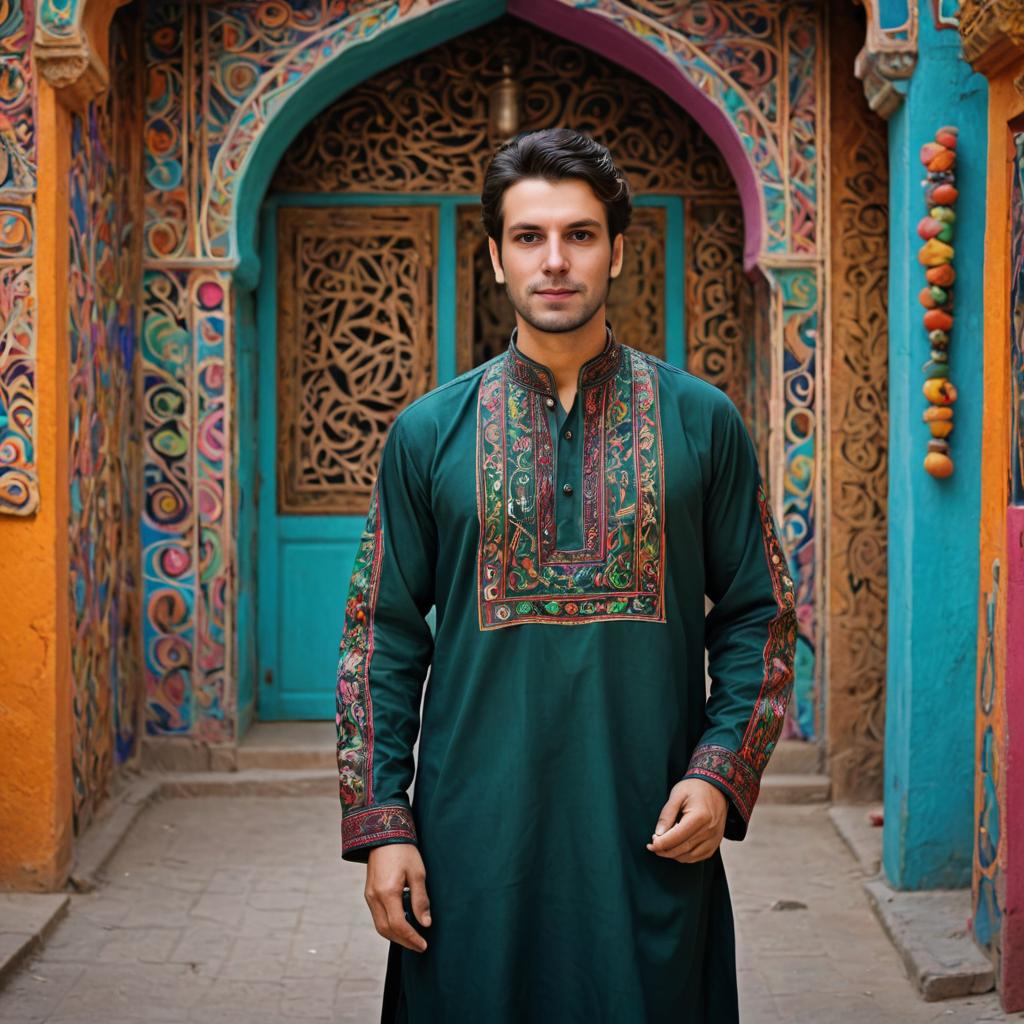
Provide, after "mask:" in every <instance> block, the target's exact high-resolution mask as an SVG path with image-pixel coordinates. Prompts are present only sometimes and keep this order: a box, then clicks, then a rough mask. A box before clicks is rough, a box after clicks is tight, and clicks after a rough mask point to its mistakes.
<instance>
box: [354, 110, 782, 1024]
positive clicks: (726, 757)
mask: <svg viewBox="0 0 1024 1024" xmlns="http://www.w3.org/2000/svg"><path fill="white" fill-rule="evenodd" d="M482 202H483V219H484V226H485V228H486V230H487V234H488V236H489V245H490V253H491V260H492V263H493V267H494V273H495V275H496V278H497V280H498V282H499V283H503V284H504V285H505V287H506V289H507V292H508V296H509V300H510V301H511V303H512V306H513V307H514V310H515V316H516V327H515V329H514V331H513V332H512V337H511V339H510V342H509V346H508V349H507V350H506V351H505V352H504V353H502V354H501V355H499V356H497V357H496V358H494V359H492V360H490V361H489V362H487V363H485V364H484V365H483V366H480V367H477V368H476V369H475V370H471V371H470V372H469V373H466V374H463V375H462V376H461V377H458V378H457V379H456V380H453V381H451V382H449V383H447V384H444V385H442V386H441V387H439V388H436V389H435V390H434V391H431V392H430V393H429V394H427V395H424V396H423V397H422V398H420V399H418V400H416V401H414V402H413V403H412V404H411V405H409V406H408V407H407V408H406V409H405V410H403V412H402V413H401V414H400V415H399V416H398V417H397V419H396V420H395V422H394V424H393V426H392V428H391V430H390V431H389V434H388V437H387V440H386V443H385V446H384V451H383V454H382V457H381V463H380V468H379V473H378V477H377V482H376V485H375V487H374V491H373V496H372V498H371V502H370V512H369V516H368V519H367V526H366V531H365V532H364V534H363V538H362V541H361V544H360V548H359V551H358V555H357V558H356V564H355V570H354V573H353V576H352V583H351V589H350V594H349V599H348V604H347V607H346V615H345V626H344V635H343V637H342V642H341V662H340V667H339V673H338V690H337V724H338V767H339V773H340V783H341V799H342V807H343V820H342V855H343V857H344V858H346V859H348V860H355V861H366V862H367V875H366V890H365V894H366V899H367V903H368V904H369V908H370V912H371V914H372V915H373V920H374V924H375V925H376V928H377V930H378V932H380V934H381V935H383V936H385V937H386V938H388V939H390V940H391V943H392V945H391V947H390V955H389V961H388V976H387V982H386V990H385V1001H384V1010H383V1016H382V1020H383V1021H386V1022H388V1024H390V1022H393V1021H402V1022H405V1021H409V1022H412V1024H424V1022H426V1024H439V1022H446V1024H513V1022H515V1024H525V1022H541V1024H546V1022H553V1024H555V1022H558V1024H565V1022H577V1021H578V1022H583V1021H586V1022H588V1024H590V1022H614V1024H642V1022H643V1024H647V1022H669V1021H671V1022H673V1024H681V1022H684V1021H713V1022H714V1024H727V1022H729V1021H735V1020H736V1019H737V1006H736V970H735V958H734V956H735V955H734V941H733V927H732V911H731V906H730V902H729V894H728V888H727V885H726V879H725V875H724V872H723V867H722V861H721V854H720V851H719V844H720V842H721V840H722V837H723V835H725V836H726V837H728V838H732V839H742V838H743V836H744V834H745V832H746V827H747V821H748V819H749V816H750V812H751V809H752V807H753V805H754V801H755V800H756V798H757V794H758V788H759V784H760V777H761V773H762V772H763V770H764V767H765V764H766V763H767V761H768V758H769V756H770V754H771V752H772V750H773V748H774V746H775V742H776V740H777V738H778V735H779V731H780V729H781V726H782V720H783V716H784V714H785V710H786V705H787V702H788V700H789V696H790V693H791V689H792V677H793V672H792V664H793V652H794V645H795V635H796V625H795V613H794V597H793V584H792V580H791V579H790V576H789V573H788V570H787V568H786V563H785V559H784V557H783V553H782V549H781V547H780V544H779V541H778V538H777V535H776V530H775V526H774V522H773V519H772V515H771V512H770V510H769V506H768V503H767V500H766V498H765V494H764V491H763V489H762V486H761V481H760V476H759V471H758V466H757V462H756V457H755V453H754V449H753V446H752V445H751V442H750V439H749V436H748V434H747V432H746V429H745V427H744V425H743V423H742V421H741V419H740V416H739V414H738V412H737V411H736V408H735V406H733V404H732V403H731V402H730V401H729V399H728V398H727V397H726V396H725V395H724V394H723V393H722V392H720V391H719V390H718V389H717V388H715V387H713V386H711V385H709V384H707V383H705V382H703V381H701V380H700V379H698V378H696V377H694V376H692V375H691V374H689V373H687V372H686V371H684V370H681V369H679V368H677V367H673V366H670V365H668V364H667V363H665V362H662V361H661V360H658V359H655V358H653V357H651V356H648V355H644V354H642V353H641V352H639V351H637V350H636V349H633V348H629V347H627V346H626V345H624V344H622V343H621V342H620V341H619V339H617V338H616V337H615V335H614V333H613V330H612V327H611V325H610V324H607V323H606V320H605V302H606V299H607V295H608V289H609V286H610V281H611V279H613V278H615V277H616V276H618V274H619V272H620V270H621V268H622V258H623V232H624V231H625V230H626V228H627V226H628V224H629V219H630V213H631V203H630V194H629V187H628V185H627V183H626V181H625V179H624V177H623V175H622V174H621V172H620V171H619V170H618V169H617V168H616V166H615V164H614V163H613V161H612V158H611V156H610V154H609V153H608V151H607V150H606V149H605V148H604V147H603V146H601V145H599V144H597V143H596V142H594V141H593V140H592V139H589V138H587V137H585V136H582V135H579V134H577V133H575V132H572V131H569V130H566V129H550V130H545V131H540V132H534V133H529V134H525V135H521V136H519V137H517V138H516V139H514V140H512V141H510V142H508V143H506V144H505V145H504V146H502V147H501V148H500V149H499V150H498V151H497V153H496V154H495V156H494V157H493V159H492V162H491V164H490V167H489V169H488V171H487V175H486V179H485V183H484V189H483V195H482ZM626 340H628V339H626ZM705 594H707V595H708V596H709V597H710V598H711V599H712V601H713V602H714V608H713V610H712V611H711V612H710V614H709V615H708V616H707V619H706V621H705V614H704V612H705ZM432 607H433V608H434V609H435V610H436V626H435V629H434V631H433V634H432V631H431V629H430V627H429V626H428V624H427V621H426V619H425V616H427V614H428V613H429V611H430V609H431V608H432ZM705 644H706V645H707V648H708V651H709V655H710V674H711V678H712V690H711V695H710V698H709V699H707V703H706V706H705V696H706V691H705V681H704V680H705V675H704V648H705ZM428 668H429V670H430V682H429V685H428V686H427V688H426V699H425V701H424V702H423V709H422V725H421V727H420V721H419V719H420V698H421V693H422V686H423V681H424V678H425V676H426V674H427V670H428ZM418 728H419V733H420V741H419V755H418V766H417V774H416V787H415V804H414V805H413V806H410V801H409V797H408V789H409V786H410V784H411V782H412V777H413V754H412V751H413V745H414V742H415V740H416V737H417V730H418ZM406 888H408V889H409V894H408V897H407V899H408V902H409V903H410V904H411V908H410V909H411V914H410V918H411V920H407V917H406V912H405V911H404V909H403V890H404V889H406ZM414 925H415V927H414Z"/></svg>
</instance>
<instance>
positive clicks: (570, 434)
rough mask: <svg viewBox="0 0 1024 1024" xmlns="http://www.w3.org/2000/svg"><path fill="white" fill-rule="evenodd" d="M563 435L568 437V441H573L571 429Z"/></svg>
mask: <svg viewBox="0 0 1024 1024" xmlns="http://www.w3.org/2000/svg"><path fill="white" fill-rule="evenodd" d="M562 436H563V437H564V438H565V439H566V441H571V440H572V431H571V430H567V431H566V432H565V433H564V434H563V435H562Z"/></svg>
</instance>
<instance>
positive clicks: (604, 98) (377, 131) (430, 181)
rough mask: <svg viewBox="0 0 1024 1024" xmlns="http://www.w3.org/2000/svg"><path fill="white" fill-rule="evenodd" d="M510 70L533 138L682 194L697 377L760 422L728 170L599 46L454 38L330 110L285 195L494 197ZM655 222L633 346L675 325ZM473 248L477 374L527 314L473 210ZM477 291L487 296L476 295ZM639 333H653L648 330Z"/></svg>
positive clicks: (630, 293) (471, 306) (515, 36)
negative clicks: (484, 187)
mask: <svg viewBox="0 0 1024 1024" xmlns="http://www.w3.org/2000/svg"><path fill="white" fill-rule="evenodd" d="M495 39H500V40H501V45H500V46H495V45H494V41H495ZM505 61H511V63H512V65H513V67H514V73H515V76H516V79H517V81H518V82H519V85H520V88H521V95H522V124H521V128H522V129H523V130H532V129H537V128H546V127H550V126H552V125H559V124H567V125H572V126H574V127H576V128H578V129H579V130H581V131H585V132H588V133H589V134H591V135H593V136H594V138H596V139H599V140H600V141H601V142H603V143H604V144H605V145H607V146H608V148H609V149H610V150H611V152H612V154H613V155H614V156H615V158H616V160H617V162H618V163H619V165H620V166H621V167H622V169H623V170H624V171H625V173H626V175H627V176H628V178H629V180H630V183H631V185H632V186H633V189H634V191H635V192H637V193H638V194H649V195H651V194H659V195H675V196H681V197H683V200H684V214H683V219H684V224H685V232H686V237H685V239H684V247H685V264H686V271H685V273H686V281H685V283H684V282H672V281H669V282H663V283H662V284H661V285H660V287H661V288H670V289H671V288H680V289H685V294H686V296H687V306H686V317H685V322H686V352H687V367H688V369H690V370H691V371H692V372H694V373H697V374H699V375H700V376H702V377H704V378H705V379H706V380H708V381H710V382H711V383H713V384H716V385H718V386H719V387H721V388H722V389H723V390H724V391H726V392H727V393H728V395H729V396H730V397H731V398H732V399H733V401H734V402H735V403H736V404H737V406H738V407H739V408H740V410H741V411H742V412H743V413H744V414H745V415H746V416H747V417H748V418H747V422H748V423H750V422H751V420H750V410H751V409H752V406H753V403H752V400H751V396H750V392H751V389H752V386H753V383H754V382H753V372H752V366H751V357H750V356H751V348H752V339H753V337H754V331H755V323H754V315H755V314H754V308H755V307H754V299H753V292H752V288H753V286H752V284H751V282H750V280H749V279H748V278H747V276H746V274H745V273H744V272H743V232H742V214H741V211H740V203H739V197H738V195H737V193H736V186H735V184H734V182H733V180H732V177H731V176H730V174H729V170H728V167H727V166H726V164H725V161H724V160H723V159H722V156H721V154H720V153H719V152H718V150H717V149H716V148H715V146H714V144H713V143H712V142H711V140H710V139H709V138H708V137H707V135H706V134H705V133H704V131H703V130H702V129H701V128H700V126H699V125H698V124H697V123H696V122H695V121H694V120H693V119H692V118H691V117H689V115H687V114H686V113H684V112H683V111H682V110H681V109H680V108H679V107H677V106H676V105H675V104H674V103H673V102H672V101H671V100H670V99H668V97H666V96H665V95H664V94H663V93H661V92H659V91H658V90H657V89H655V88H654V87H653V86H651V85H650V84H649V83H648V82H645V81H643V80H642V79H640V78H638V77H637V76H635V75H633V74H631V73H630V72H629V71H626V70H624V69H623V68H621V67H620V66H618V65H616V64H614V63H612V62H610V61H606V60H604V59H603V58H601V57H599V56H597V55H596V54H594V53H592V52H590V51H589V50H586V49H584V48H582V47H579V46H576V45H574V44H573V43H570V42H567V41H566V40H563V39H559V38H556V37H555V36H551V35H549V34H548V33H546V32H543V31H541V30H539V29H536V28H534V27H532V26H528V25H524V24H523V23H522V22H520V21H517V20H516V19H514V18H510V17H506V18H503V19H500V20H499V21H498V22H493V23H491V24H490V25H488V26H487V27H486V28H483V29H479V30H477V31H474V32H470V33H467V34H466V35H464V36H460V37H459V38H457V39H453V40H451V41H450V42H448V43H445V44H444V45H442V46H438V47H436V48H435V49H433V50H430V51H428V52H427V53H425V54H422V55H421V56H419V57H415V58H412V59H410V60H406V61H403V62H401V63H400V64H396V65H395V66H394V67H393V68H389V69H388V70H387V71H383V72H381V73H380V74H378V75H375V76H374V77H373V78H370V79H368V80H367V81H366V82H363V83H362V84H361V85H359V86H357V87H356V88H354V89H352V90H350V91H349V92H348V93H346V94H345V96H344V97H342V98H341V99H340V100H338V101H337V102H336V103H334V104H332V105H331V106H329V107H328V108H326V109H325V110H324V111H323V112H322V113H321V114H320V115H318V116H317V117H316V118H314V119H313V120H312V121H311V122H310V123H309V124H308V125H307V126H306V127H305V128H304V129H303V130H302V131H301V132H300V133H299V135H298V136H297V138H296V139H295V141H294V142H293V143H292V145H291V147H290V149H289V151H288V152H287V153H286V154H285V157H284V159H283V160H282V162H281V164H280V166H279V167H278V170H277V172H276V174H275V177H274V181H273V185H272V188H273V189H274V190H276V191H288V192H326V193H344V192H348V193H353V192H357V193H391V194H395V195H396V198H397V196H399V195H400V194H401V193H410V192H419V193H424V192H432V193H443V194H445V195H466V196H474V197H475V196H477V195H479V193H480V188H481V184H482V182H483V175H484V171H485V169H486V166H487V162H488V160H489V158H490V156H491V154H492V152H493V150H494V142H493V140H491V139H490V138H489V137H488V134H487V120H488V107H489V98H488V94H489V91H490V90H491V89H492V88H493V86H495V85H496V84H497V83H498V82H499V81H500V80H501V77H502V65H503V63H504V62H505ZM398 201H400V199H399V200H398ZM645 216H646V214H645V213H644V210H643V208H642V207H637V208H636V209H635V210H634V225H633V226H632V227H631V228H630V234H631V235H632V236H633V237H632V238H631V239H630V243H631V245H634V246H636V248H635V249H634V251H633V252H631V253H628V254H627V270H626V272H627V273H628V267H629V265H630V264H633V265H634V266H635V268H636V276H635V277H634V278H633V279H632V280H630V279H629V278H628V277H627V278H622V277H620V278H619V280H617V281H616V282H615V284H614V285H613V286H612V290H611V294H610V300H611V305H610V306H609V319H611V320H612V323H613V325H614V326H615V329H616V333H617V334H620V335H621V336H622V338H623V340H624V341H626V342H627V343H628V344H632V345H636V346H637V347H648V346H649V345H655V344H656V345H657V347H658V348H659V349H660V348H661V346H662V345H663V340H662V338H661V334H663V328H664V325H663V323H661V322H658V321H657V320H656V319H655V318H656V317H658V316H661V315H662V314H661V309H662V303H660V302H658V301H653V299H652V297H653V294H654V292H653V291H649V289H648V284H649V282H645V281H644V274H649V273H651V272H652V269H653V268H654V267H655V266H657V265H658V263H659V261H658V260H657V259H655V253H656V252H659V251H660V249H656V248H655V246H654V245H653V238H652V237H651V235H650V232H651V231H652V230H653V228H652V227H651V224H650V223H649V222H647V221H645ZM458 238H459V251H458V263H459V275H460V276H459V284H460V290H459V301H460V303H463V302H465V303H467V308H465V309H460V311H459V332H460V333H459V339H458V350H457V354H456V359H457V366H458V367H459V368H460V369H466V368H468V367H470V366H472V365H473V364H474V363H475V362H480V361H483V360H484V359H486V358H489V357H490V356H491V355H494V354H495V352H496V351H500V349H497V348H496V347H495V346H496V345H499V344H500V346H501V347H504V345H505V343H506V342H507V339H508V334H509V332H510V331H511V324H512V314H511V310H510V309H509V306H508V299H507V298H506V296H505V294H504V289H503V288H501V287H500V286H497V285H496V284H495V283H494V278H493V274H492V273H491V270H490V260H489V258H488V256H487V251H486V245H485V241H484V238H483V229H482V227H481V226H480V222H479V216H478V214H477V212H476V208H475V205H473V204H469V203H467V210H466V212H465V214H464V216H463V217H461V218H460V219H459V225H458ZM641 268H643V270H641ZM467 281H474V282H475V285H474V286H473V287H469V286H465V287H463V286H464V285H465V283H466V282H467ZM641 295H643V298H641ZM652 301H653V305H652ZM632 303H638V304H639V303H642V308H644V309H645V312H644V313H643V314H642V315H640V314H638V313H633V312H632V311H631V310H632V308H633V307H632ZM636 308H637V309H639V308H641V306H639V305H638V306H637V307H636ZM613 317H614V318H613ZM622 318H625V319H626V320H629V321H630V323H629V326H628V327H627V326H626V324H625V322H622V323H620V320H622ZM640 321H643V322H644V323H646V324H647V329H646V330H647V332H646V333H644V332H643V331H641V330H638V329H637V328H636V326H635V325H636V324H637V323H638V322H640ZM470 325H472V329H476V330H479V331H480V332H481V334H480V336H479V337H478V338H477V339H476V341H475V343H474V341H473V337H472V334H471V333H466V332H469V331H470V330H471V327H470ZM505 325H507V329H506V326H505ZM655 339H656V340H655Z"/></svg>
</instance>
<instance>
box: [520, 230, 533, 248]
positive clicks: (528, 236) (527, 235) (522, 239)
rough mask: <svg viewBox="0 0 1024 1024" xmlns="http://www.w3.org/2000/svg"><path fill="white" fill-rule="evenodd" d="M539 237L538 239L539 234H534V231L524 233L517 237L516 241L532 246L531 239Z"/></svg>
mask: <svg viewBox="0 0 1024 1024" xmlns="http://www.w3.org/2000/svg"><path fill="white" fill-rule="evenodd" d="M537 237H538V236H537V233H536V232H534V231H524V232H523V233H522V234H519V235H516V241H517V242H526V244H527V245H529V244H530V239H531V238H537Z"/></svg>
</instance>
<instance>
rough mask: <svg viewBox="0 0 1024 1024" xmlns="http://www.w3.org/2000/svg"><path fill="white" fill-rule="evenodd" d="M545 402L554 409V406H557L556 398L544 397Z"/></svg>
mask: <svg viewBox="0 0 1024 1024" xmlns="http://www.w3.org/2000/svg"><path fill="white" fill-rule="evenodd" d="M544 404H545V405H546V406H547V407H548V408H549V409H554V407H555V400H554V399H553V398H545V399H544Z"/></svg>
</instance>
